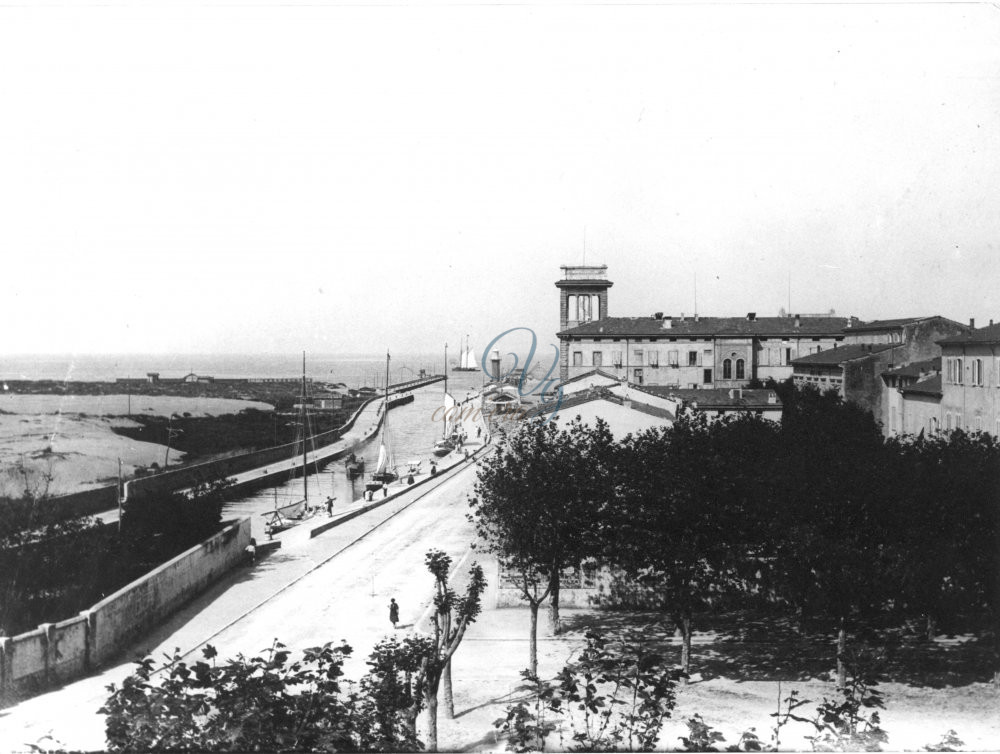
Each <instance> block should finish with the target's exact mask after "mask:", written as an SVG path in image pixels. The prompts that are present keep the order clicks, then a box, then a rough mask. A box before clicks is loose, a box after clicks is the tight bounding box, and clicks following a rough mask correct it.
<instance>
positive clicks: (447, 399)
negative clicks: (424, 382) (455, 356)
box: [431, 343, 455, 457]
mask: <svg viewBox="0 0 1000 754" xmlns="http://www.w3.org/2000/svg"><path fill="white" fill-rule="evenodd" d="M442 405H443V407H444V425H443V426H442V427H441V439H440V440H438V441H437V442H436V443H434V449H433V450H432V451H431V452H432V453H434V455H436V456H439V457H440V456H446V455H448V454H449V453H451V451H453V450H454V449H455V444H454V443H453V442H452V439H451V434H452V432H453V431H454V422H453V421H452V414H454V413H455V411H454V408H455V399H454V398H452V396H451V393H449V392H448V344H447V343H446V344H445V346H444V403H443V404H442Z"/></svg>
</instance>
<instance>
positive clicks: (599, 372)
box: [559, 369, 619, 385]
mask: <svg viewBox="0 0 1000 754" xmlns="http://www.w3.org/2000/svg"><path fill="white" fill-rule="evenodd" d="M594 377H605V378H606V379H609V380H614V381H615V382H618V381H619V380H618V378H617V377H615V376H614V375H613V374H609V373H608V372H605V371H604V370H603V369H591V370H590V371H589V372H584V373H583V374H578V375H577V376H576V377H570V378H569V379H568V380H563V381H562V382H560V383H559V384H560V385H568V384H570V383H571V382H579V381H580V380H586V379H592V378H594Z"/></svg>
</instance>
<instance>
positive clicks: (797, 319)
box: [795, 314, 802, 327]
mask: <svg viewBox="0 0 1000 754" xmlns="http://www.w3.org/2000/svg"><path fill="white" fill-rule="evenodd" d="M795 326H796V327H802V319H801V317H800V316H799V315H798V314H796V315H795Z"/></svg>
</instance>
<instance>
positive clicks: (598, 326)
mask: <svg viewBox="0 0 1000 754" xmlns="http://www.w3.org/2000/svg"><path fill="white" fill-rule="evenodd" d="M561 269H562V270H563V278H562V280H559V281H557V282H556V287H557V288H558V289H559V333H558V337H559V358H560V380H562V381H566V380H571V379H573V378H575V377H580V376H582V375H584V374H586V373H587V372H592V371H594V370H600V371H602V372H604V373H606V374H612V375H614V376H615V377H616V378H617V379H619V380H622V381H627V382H630V383H632V384H635V385H663V386H668V387H672V388H678V389H691V388H698V389H705V388H738V387H745V386H746V385H748V384H749V383H750V381H751V380H753V379H755V378H756V379H760V380H765V379H767V378H768V377H773V378H774V379H776V380H784V379H787V378H788V377H791V376H792V366H791V363H792V361H794V360H795V359H797V358H798V357H799V356H805V355H807V354H811V353H817V352H818V351H822V350H826V349H831V348H834V347H835V346H837V345H839V344H840V343H842V342H843V340H844V337H845V336H844V328H845V326H847V325H848V323H849V320H848V319H847V318H845V317H833V316H829V317H828V316H821V317H803V316H799V315H794V316H787V317H758V316H757V315H756V313H754V312H750V313H749V314H747V315H746V317H699V316H694V317H686V316H685V315H684V314H681V315H680V316H679V317H677V316H669V315H668V316H665V315H664V314H663V313H662V312H657V313H655V314H652V315H650V316H648V317H611V316H609V314H608V312H609V309H608V289H609V288H610V287H611V286H612V283H611V281H609V280H608V277H607V270H608V268H607V265H601V266H591V267H587V266H563V267H562V268H561Z"/></svg>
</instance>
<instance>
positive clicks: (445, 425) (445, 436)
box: [441, 343, 448, 440]
mask: <svg viewBox="0 0 1000 754" xmlns="http://www.w3.org/2000/svg"><path fill="white" fill-rule="evenodd" d="M444 401H445V403H447V402H448V344H447V343H445V344H444ZM445 410H446V411H447V408H446V409H445ZM441 439H442V440H446V439H448V419H447V417H446V418H445V420H444V421H443V422H442V423H441Z"/></svg>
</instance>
